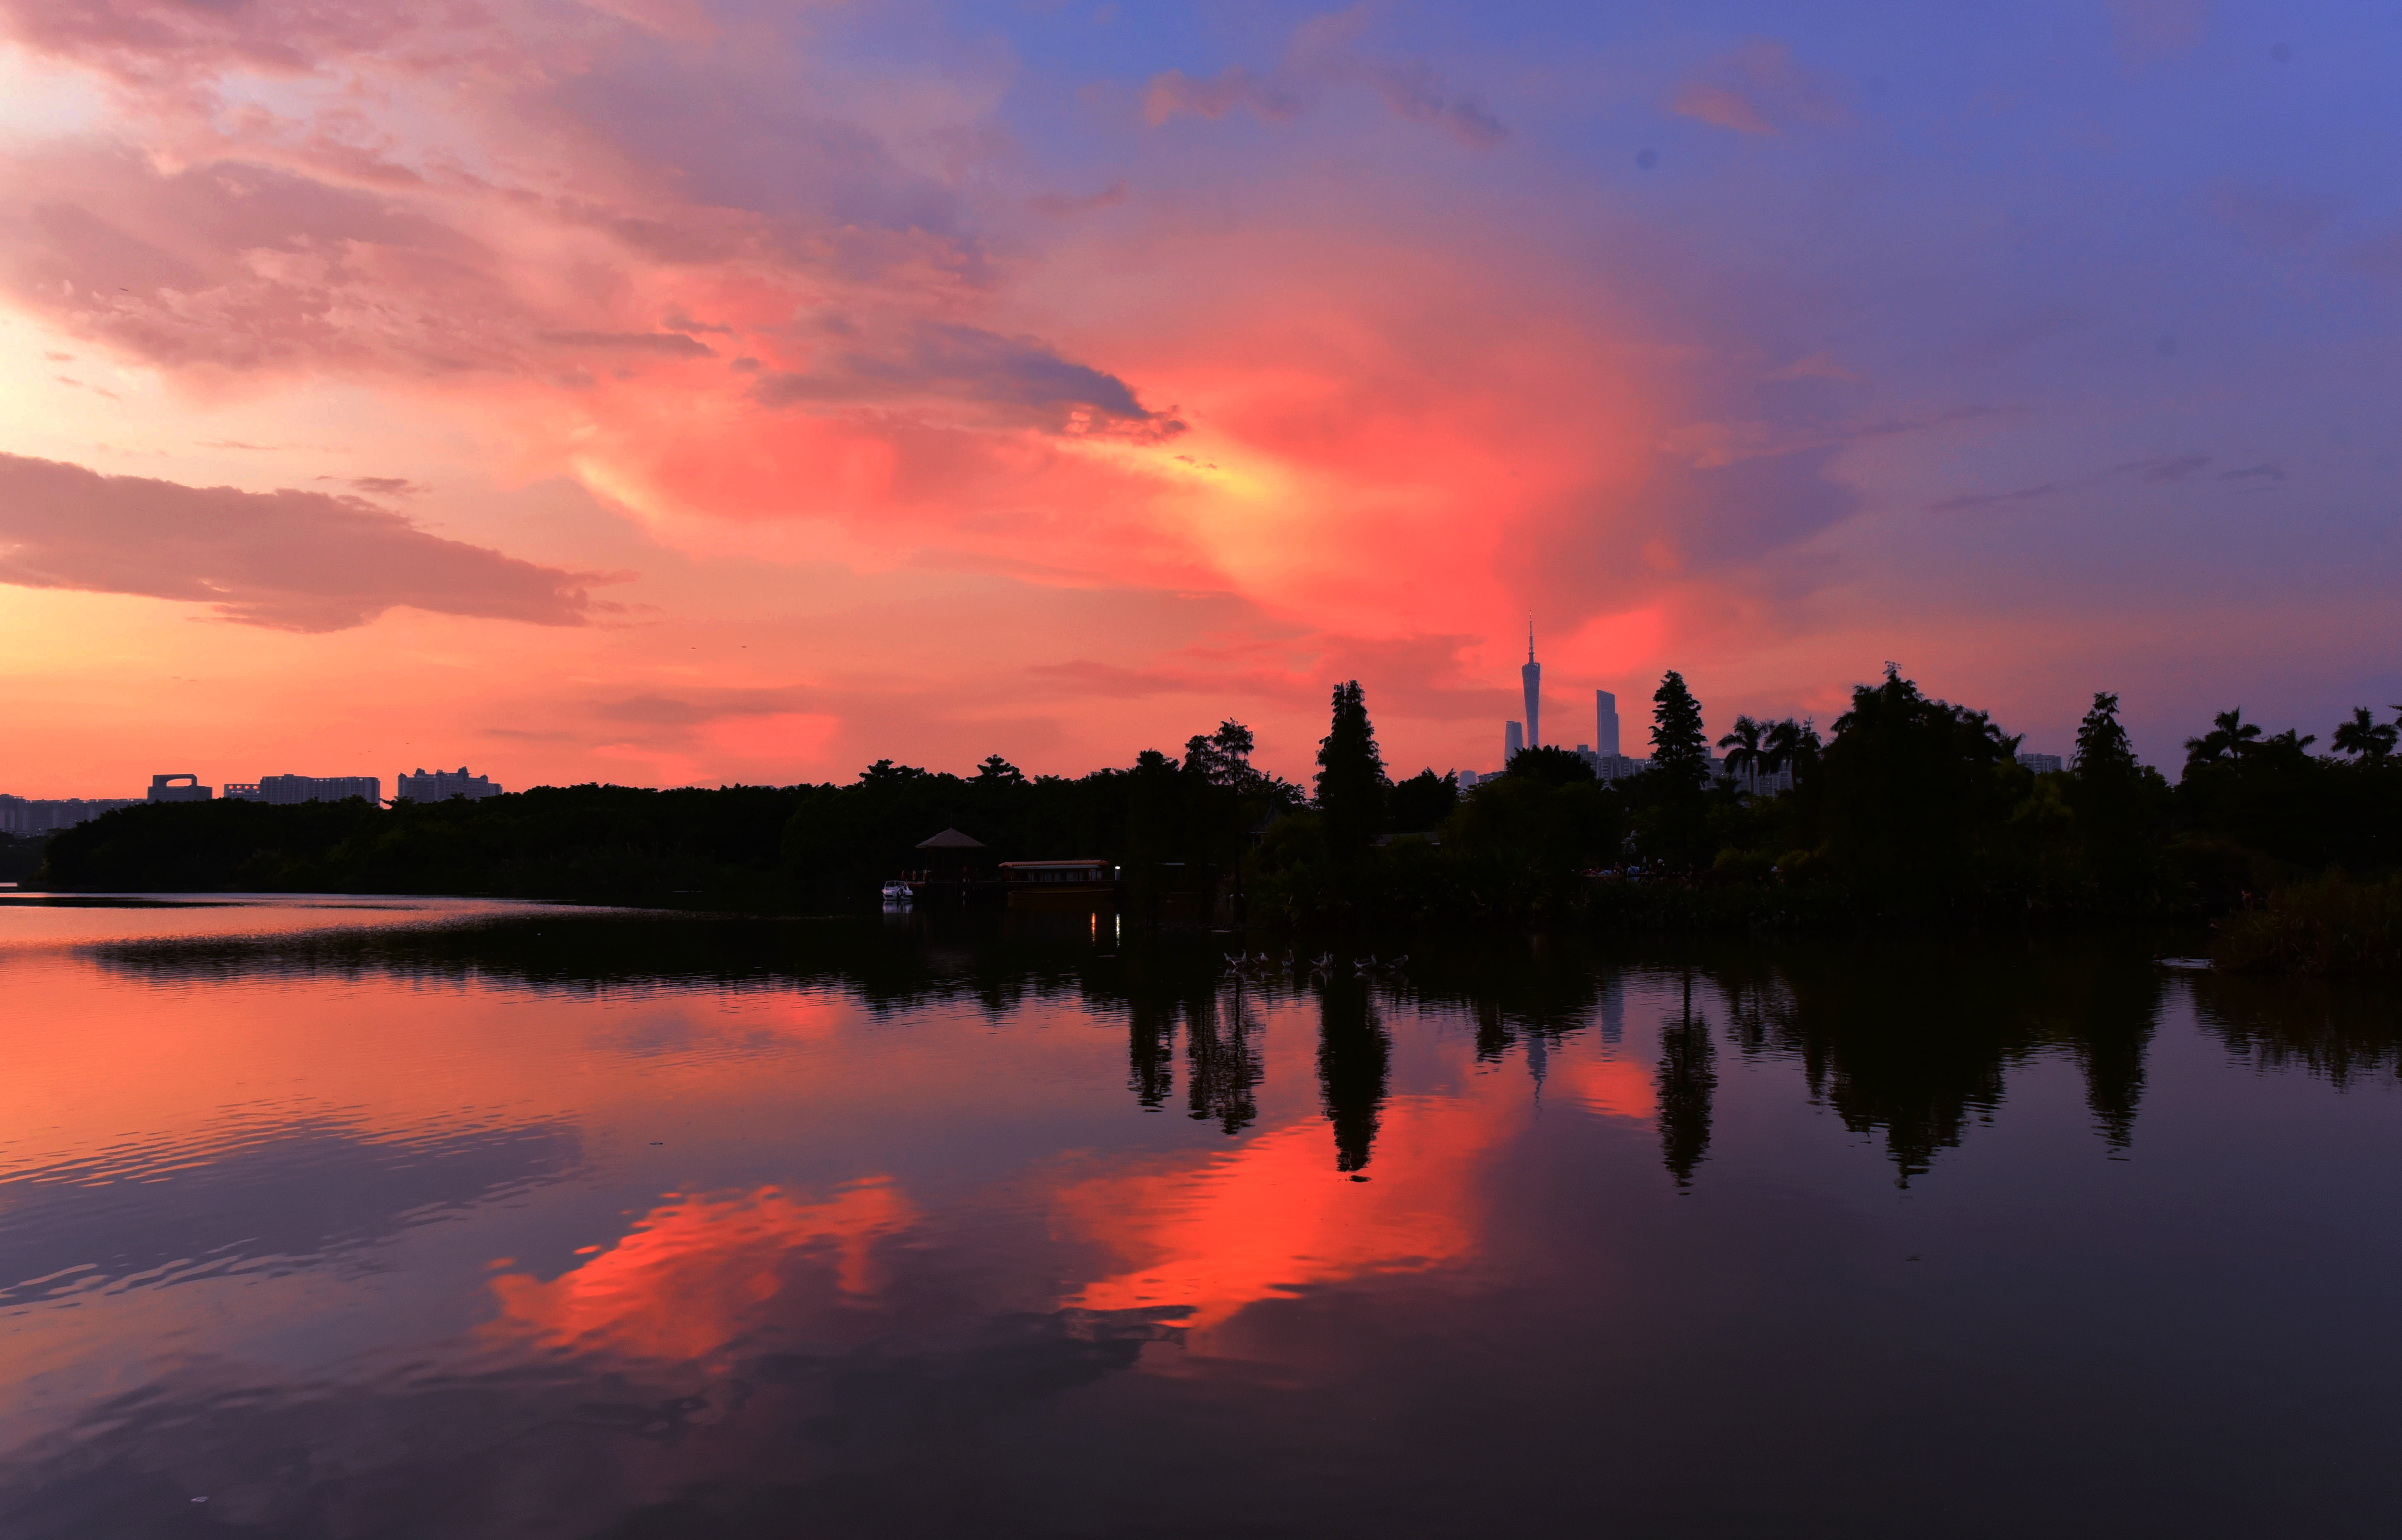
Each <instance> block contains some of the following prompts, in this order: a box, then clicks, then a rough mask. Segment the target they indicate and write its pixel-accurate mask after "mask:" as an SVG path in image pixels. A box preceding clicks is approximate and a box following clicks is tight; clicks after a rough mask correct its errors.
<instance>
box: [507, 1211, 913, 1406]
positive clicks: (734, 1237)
mask: <svg viewBox="0 0 2402 1540" xmlns="http://www.w3.org/2000/svg"><path fill="white" fill-rule="evenodd" d="M916 1222H917V1211H916V1210H915V1209H914V1208H912V1207H911V1206H910V1204H909V1203H907V1201H906V1200H904V1198H903V1197H902V1196H901V1195H900V1193H899V1192H897V1191H895V1190H894V1189H893V1188H892V1186H891V1184H890V1181H889V1180H887V1179H884V1178H870V1179H868V1180H866V1181H863V1182H860V1183H857V1184H855V1185H853V1186H851V1187H850V1188H849V1189H845V1190H844V1191H843V1193H842V1194H841V1195H840V1196H838V1197H836V1198H835V1199H833V1200H831V1201H830V1202H827V1203H799V1202H796V1201H795V1200H794V1199H793V1198H791V1197H790V1196H788V1195H786V1194H785V1193H784V1192H783V1191H782V1190H780V1189H777V1188H773V1187H764V1188H760V1189H757V1190H756V1191H753V1192H745V1193H736V1194H731V1195H727V1196H723V1197H714V1198H710V1197H683V1196H680V1195H671V1196H670V1198H669V1199H668V1201H667V1202H665V1203H662V1204H660V1206H658V1207H657V1208H655V1209H653V1210H652V1211H651V1212H650V1213H649V1214H647V1215H644V1216H643V1217H642V1219H641V1220H640V1221H638V1222H637V1223H636V1224H635V1226H634V1228H633V1230H632V1231H631V1232H630V1233H628V1235H627V1236H626V1237H625V1238H624V1239H623V1240H621V1241H619V1242H617V1244H614V1245H613V1246H610V1247H608V1248H606V1249H605V1250H602V1251H601V1252H599V1253H598V1254H597V1255H595V1256H594V1257H593V1258H591V1259H590V1260H589V1261H587V1262H585V1263H583V1264H581V1265H580V1266H577V1267H574V1268H572V1269H570V1270H569V1271H568V1272H563V1273H561V1274H559V1276H558V1277H557V1278H554V1279H551V1280H550V1281H548V1282H546V1283H545V1282H544V1281H542V1280H540V1279H537V1278H534V1277H532V1276H531V1275H530V1274H527V1273H518V1272H512V1273H504V1274H502V1275H501V1276H499V1277H497V1278H495V1279H493V1280H492V1293H493V1295H494V1296H495V1297H496V1298H497V1299H498V1300H499V1302H500V1307H501V1314H500V1318H499V1320H498V1321H497V1322H495V1323H494V1324H493V1326H492V1327H490V1330H491V1331H492V1332H494V1333H497V1334H500V1335H504V1336H508V1337H512V1338H530V1339H532V1340H533V1341H538V1342H541V1343H545V1344H549V1345H554V1346H559V1347H565V1348H573V1349H574V1350H575V1351H577V1352H584V1353H592V1352H601V1353H613V1354H628V1355H630V1356H634V1357H640V1358H658V1359H671V1360H679V1361H687V1360H693V1359H704V1358H710V1357H712V1356H714V1355H716V1354H721V1353H723V1352H725V1350H726V1349H727V1348H728V1347H730V1346H731V1345H732V1344H734V1343H736V1342H738V1341H740V1340H741V1339H742V1338H743V1337H744V1336H746V1335H747V1334H749V1333H750V1332H752V1331H753V1330H755V1329H757V1328H758V1327H760V1326H761V1325H762V1316H763V1315H764V1314H765V1313H766V1311H767V1309H768V1307H769V1306H771V1305H773V1304H774V1303H776V1301H778V1300H779V1299H782V1298H784V1297H785V1295H786V1294H787V1293H788V1292H789V1291H792V1290H793V1289H794V1288H795V1287H796V1286H797V1280H796V1278H795V1273H796V1272H799V1271H800V1267H799V1263H800V1260H801V1259H802V1258H812V1257H814V1256H816V1255H817V1254H818V1253H819V1252H820V1250H821V1248H824V1247H827V1246H831V1247H832V1248H833V1250H834V1274H835V1288H836V1289H838V1290H839V1291H840V1292H841V1293H843V1294H845V1295H849V1296H853V1297H864V1296H866V1295H868V1294H870V1293H872V1292H874V1289H875V1286H876V1276H875V1272H874V1248H875V1246H876V1244H877V1242H879V1241H882V1240H884V1239H886V1238H888V1237H890V1236H892V1235H895V1234H898V1233H899V1232H901V1231H904V1230H906V1229H908V1228H909V1227H910V1226H911V1225H912V1224H914V1223H916Z"/></svg>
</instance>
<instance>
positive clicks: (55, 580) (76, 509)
mask: <svg viewBox="0 0 2402 1540" xmlns="http://www.w3.org/2000/svg"><path fill="white" fill-rule="evenodd" d="M614 581H618V578H616V577H613V576H610V575H604V574H601V573H597V572H576V571H566V570H564V569H561V568H557V567H543V566H537V565H536V564H534V563H533V562H530V561H521V560H519V559H518V558H517V557H508V556H504V555H502V554H501V553H500V552H498V551H492V550H487V549H485V548H484V547H482V546H479V545H469V544H466V543H463V542H461V541H455V540H445V539H443V538H442V537H441V536H439V535H435V534H429V533H427V532H426V531H425V530H423V529H419V528H417V526H415V525H414V524H412V523H410V522H409V521H408V520H407V519H406V518H404V517H402V516H400V515H398V514H395V513H393V512H392V511H390V510H389V509H385V508H379V507H377V506H376V505H375V504H373V503H371V502H364V501H362V500H360V499H358V498H355V497H344V496H335V495H332V494H328V493H324V492H305V491H297V490H290V489H287V490H283V491H276V492H244V491H240V490H237V489H235V488H231V487H186V486H183V485H180V484H178V483H175V482H172V481H157V480H153V479H151V478H149V477H147V476H104V475H101V474H97V473H95V472H92V471H89V470H86V469H84V468H83V467H82V466H80V465H66V464H61V463H59V462H58V461H48V460H31V459H27V458H25V457H23V456H20V455H7V454H0V583H7V584H17V585H20V586H22V587H28V588H74V589H81V590H84V591H87V592H92V593H108V594H140V595H144V596H146V597H148V598H167V599H182V600H186V601H191V602H197V603H202V604H211V605H214V606H215V607H216V612H217V613H218V614H219V615H220V616H222V617H223V618H225V619H227V620H231V621H237V622H240V623H242V625H246V626H269V627H272V628H274V629H277V630H285V631H339V630H344V629H347V628H349V627H351V626H364V625H366V623H367V622H369V621H371V620H373V619H375V618H376V617H377V616H378V615H380V614H382V613H383V612H385V611H387V610H391V609H394V608H397V607H401V606H407V607H409V608H412V609H419V610H430V611H435V612H438V613H442V614H451V615H473V616H478V617H482V618H488V619H493V620H520V621H527V622H531V623H532V624H534V625H537V626H581V625H584V624H587V622H588V621H589V620H590V619H591V617H592V616H593V614H594V613H595V612H600V611H605V610H610V609H614V606H611V605H605V604H601V603H599V602H597V601H595V600H594V599H593V598H591V597H590V594H589V593H588V592H587V590H588V589H589V587H591V586H592V585H594V584H601V583H607V582H614Z"/></svg>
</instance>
